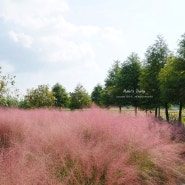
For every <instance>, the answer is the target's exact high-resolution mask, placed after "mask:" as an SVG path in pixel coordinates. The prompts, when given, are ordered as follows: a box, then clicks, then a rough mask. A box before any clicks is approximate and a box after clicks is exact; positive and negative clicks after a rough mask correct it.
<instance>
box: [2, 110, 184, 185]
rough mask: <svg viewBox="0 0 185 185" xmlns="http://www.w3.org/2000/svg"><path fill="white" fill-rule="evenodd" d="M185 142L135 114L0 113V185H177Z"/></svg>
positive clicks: (166, 128)
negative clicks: (173, 137) (173, 138)
mask: <svg viewBox="0 0 185 185" xmlns="http://www.w3.org/2000/svg"><path fill="white" fill-rule="evenodd" d="M183 182H185V143H184V142H182V141H181V142H178V141H177V140H172V129H171V127H170V126H169V124H166V123H165V122H163V123H162V124H161V123H158V122H156V121H155V120H154V119H153V118H152V117H151V116H145V115H144V114H143V113H140V112H138V115H137V117H135V116H134V115H133V114H132V113H129V114H128V115H127V114H116V113H114V114H113V113H112V112H110V111H105V110H102V109H98V108H92V109H89V110H83V111H73V112H71V111H57V110H44V109H41V110H29V111H26V110H17V109H1V110H0V184H1V185H133V184H134V185H158V184H160V185H163V184H164V185H166V184H168V185H175V184H177V185H178V184H179V185H180V184H182V183H183Z"/></svg>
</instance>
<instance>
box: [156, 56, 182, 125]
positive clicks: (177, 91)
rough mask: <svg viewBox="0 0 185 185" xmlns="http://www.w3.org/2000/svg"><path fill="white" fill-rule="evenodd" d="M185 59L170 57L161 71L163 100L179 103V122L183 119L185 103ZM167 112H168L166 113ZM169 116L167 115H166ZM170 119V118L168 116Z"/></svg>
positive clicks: (160, 79)
mask: <svg viewBox="0 0 185 185" xmlns="http://www.w3.org/2000/svg"><path fill="white" fill-rule="evenodd" d="M184 66H185V60H183V59H182V58H177V57H174V56H173V57H170V58H169V59H168V60H167V64H166V65H165V67H164V68H163V69H161V71H160V73H159V81H160V89H161V95H162V98H163V100H165V102H166V103H167V102H168V103H169V102H170V103H175V104H176V103H178V104H179V123H181V119H182V106H183V105H185V67H184ZM166 114H167V113H166ZM166 116H167V115H166ZM167 120H169V118H167Z"/></svg>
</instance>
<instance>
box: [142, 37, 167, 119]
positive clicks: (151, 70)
mask: <svg viewBox="0 0 185 185" xmlns="http://www.w3.org/2000/svg"><path fill="white" fill-rule="evenodd" d="M168 55H169V50H168V46H167V44H166V42H165V41H164V39H163V38H162V37H161V36H158V37H157V40H156V41H155V43H154V44H153V45H151V46H149V47H148V49H147V51H146V53H145V61H144V66H143V69H142V72H141V76H140V88H141V89H143V90H145V92H146V94H147V95H150V96H152V97H153V98H152V99H148V100H147V101H146V102H147V105H146V107H150V108H155V116H156V117H157V108H159V110H160V106H161V101H160V87H159V79H158V75H159V72H160V70H161V68H163V67H164V65H165V63H166V60H167V58H168Z"/></svg>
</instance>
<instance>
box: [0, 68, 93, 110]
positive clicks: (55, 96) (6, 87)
mask: <svg viewBox="0 0 185 185" xmlns="http://www.w3.org/2000/svg"><path fill="white" fill-rule="evenodd" d="M14 84H15V76H10V75H2V71H1V67H0V106H3V107H18V108H23V109H30V108H31V109H33V108H52V107H55V108H70V109H82V108H85V107H89V106H90V105H91V103H92V101H91V97H90V95H89V94H88V93H87V91H86V90H85V88H84V87H83V86H82V85H81V84H78V85H77V86H76V88H75V89H74V92H71V93H67V92H66V90H65V88H64V87H63V86H62V85H60V84H59V83H56V84H55V85H54V86H53V87H52V89H51V90H50V88H49V86H48V85H38V87H36V88H32V89H28V90H27V92H26V95H25V96H24V98H23V99H22V100H20V98H19V92H18V90H17V89H15V86H14Z"/></svg>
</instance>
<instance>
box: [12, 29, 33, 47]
mask: <svg viewBox="0 0 185 185" xmlns="http://www.w3.org/2000/svg"><path fill="white" fill-rule="evenodd" d="M8 35H9V36H10V38H11V39H12V40H13V41H14V42H17V43H21V44H22V45H23V46H24V47H25V48H30V47H31V45H32V42H33V39H32V38H31V36H29V35H27V34H25V33H22V32H21V33H17V32H15V31H9V32H8Z"/></svg>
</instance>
